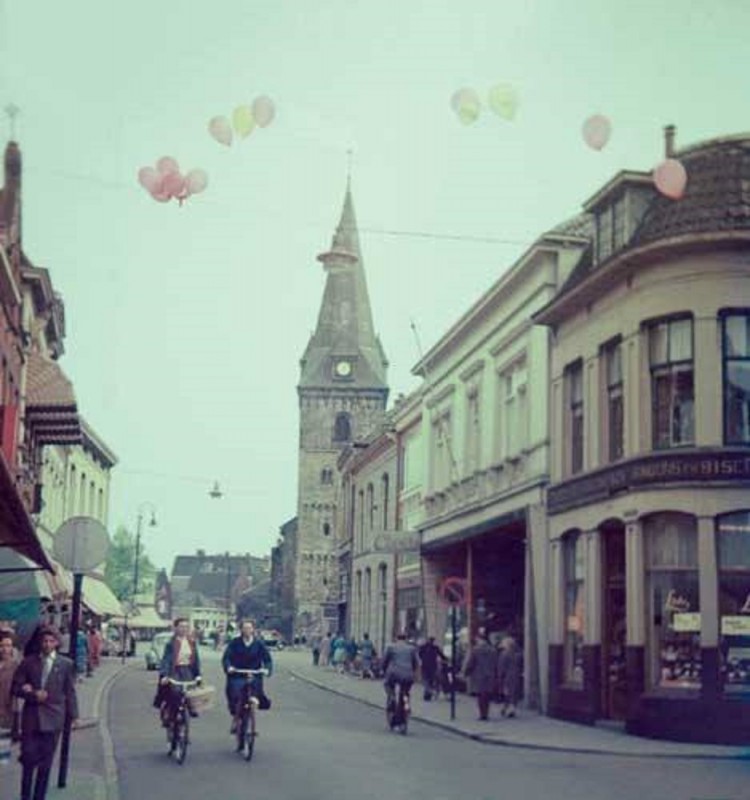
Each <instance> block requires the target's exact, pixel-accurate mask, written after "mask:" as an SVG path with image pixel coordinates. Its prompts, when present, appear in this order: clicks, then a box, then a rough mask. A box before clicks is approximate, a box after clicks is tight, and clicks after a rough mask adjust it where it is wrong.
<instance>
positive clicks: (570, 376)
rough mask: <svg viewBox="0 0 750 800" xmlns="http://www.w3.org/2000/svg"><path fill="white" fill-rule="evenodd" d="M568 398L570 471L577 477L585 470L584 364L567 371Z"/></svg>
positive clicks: (568, 368)
mask: <svg viewBox="0 0 750 800" xmlns="http://www.w3.org/2000/svg"><path fill="white" fill-rule="evenodd" d="M565 372H566V375H565V377H566V388H567V397H568V409H567V418H568V426H567V427H568V437H569V438H568V459H567V460H568V471H569V473H570V474H571V475H575V474H576V473H578V472H580V471H581V470H582V469H583V362H582V361H576V362H575V364H571V365H570V366H569V367H567V369H566V371H565Z"/></svg>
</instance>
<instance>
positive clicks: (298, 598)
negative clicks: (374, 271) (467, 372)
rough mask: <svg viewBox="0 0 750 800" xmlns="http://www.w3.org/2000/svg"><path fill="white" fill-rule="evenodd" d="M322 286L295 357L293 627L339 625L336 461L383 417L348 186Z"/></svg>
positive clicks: (378, 358)
mask: <svg viewBox="0 0 750 800" xmlns="http://www.w3.org/2000/svg"><path fill="white" fill-rule="evenodd" d="M318 260H319V261H320V262H321V263H322V264H323V267H324V269H325V271H326V285H325V290H324V293H323V300H322V303H321V306H320V312H319V315H318V324H317V327H316V329H315V332H314V333H313V335H312V337H311V338H310V341H309V343H308V345H307V349H306V350H305V353H304V355H303V357H302V360H301V363H300V381H299V385H298V387H297V391H298V395H299V410H300V438H299V478H298V503H297V525H298V529H297V547H296V553H295V565H294V587H295V598H294V600H295V630H296V631H297V632H298V633H299V634H301V635H306V636H308V637H309V636H310V635H311V634H312V633H314V632H316V631H319V632H327V631H328V630H330V629H334V628H336V627H337V625H338V616H339V609H338V602H339V578H338V553H337V550H336V545H335V542H336V532H335V530H334V526H335V524H336V520H337V519H338V518H339V515H338V514H337V507H336V506H337V490H336V462H337V460H338V457H339V455H340V454H341V451H342V450H343V449H344V448H346V447H347V446H349V445H350V444H351V443H353V442H354V441H360V440H362V439H364V438H365V436H366V435H367V433H368V432H369V431H371V430H373V429H374V428H375V426H376V425H377V424H378V423H379V422H380V421H381V420H382V419H383V415H384V413H385V407H386V403H387V400H388V384H387V380H386V373H387V368H388V361H387V359H386V357H385V352H384V351H383V347H382V345H381V343H380V339H379V338H378V337H377V336H376V335H375V329H374V326H373V321H372V312H371V310H370V300H369V297H368V293H367V284H366V282H365V273H364V266H363V262H362V254H361V251H360V246H359V234H358V232H357V222H356V218H355V215H354V204H353V202H352V195H351V190H350V188H349V187H348V186H347V190H346V196H345V198H344V206H343V209H342V212H341V219H340V220H339V224H338V228H337V229H336V233H335V234H334V237H333V242H332V244H331V247H330V249H329V250H328V251H327V252H325V253H322V254H321V255H319V256H318Z"/></svg>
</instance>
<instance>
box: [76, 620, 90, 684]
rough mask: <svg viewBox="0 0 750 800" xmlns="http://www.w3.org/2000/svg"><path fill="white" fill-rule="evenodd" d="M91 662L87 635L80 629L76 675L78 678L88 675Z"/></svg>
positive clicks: (77, 637)
mask: <svg viewBox="0 0 750 800" xmlns="http://www.w3.org/2000/svg"><path fill="white" fill-rule="evenodd" d="M88 662H89V643H88V640H87V639H86V634H85V633H84V632H83V631H82V630H81V629H80V628H79V629H78V634H77V636H76V663H75V667H76V673H78V678H79V679H81V676H83V675H87V674H88V673H87V666H88Z"/></svg>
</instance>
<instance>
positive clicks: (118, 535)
mask: <svg viewBox="0 0 750 800" xmlns="http://www.w3.org/2000/svg"><path fill="white" fill-rule="evenodd" d="M134 566H135V536H134V535H133V534H132V533H131V532H130V531H129V530H128V529H127V528H125V527H124V526H122V525H121V526H120V527H119V528H118V529H117V531H116V532H115V535H114V536H113V537H112V543H111V545H110V548H109V553H108V555H107V562H106V566H105V568H104V578H105V580H106V582H107V584H108V585H109V587H110V588H111V589H112V591H113V592H114V593H115V596H116V597H117V599H118V600H130V599H131V598H132V597H133V588H134V586H133V580H134V577H135V576H134V571H133V568H134ZM155 578H156V567H154V565H153V564H152V563H151V561H150V559H149V557H148V556H147V555H146V551H145V549H144V547H143V537H141V543H140V548H139V554H138V592H139V593H142V592H147V591H150V590H153V588H154V581H155Z"/></svg>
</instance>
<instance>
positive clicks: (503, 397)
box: [414, 215, 590, 707]
mask: <svg viewBox="0 0 750 800" xmlns="http://www.w3.org/2000/svg"><path fill="white" fill-rule="evenodd" d="M589 225H590V220H589V218H588V216H587V215H583V216H581V217H579V218H576V219H574V220H572V221H570V222H568V223H565V224H563V225H561V226H559V227H558V228H556V229H554V230H552V231H550V232H548V233H547V234H545V235H543V236H541V237H540V238H539V239H538V240H537V242H535V243H534V245H532V247H531V248H530V249H529V250H527V251H526V252H525V253H524V254H523V255H522V257H521V258H520V259H519V260H518V261H517V262H516V263H515V264H514V265H512V266H511V267H510V268H509V269H508V270H507V272H505V274H504V275H503V276H502V277H501V278H500V279H499V280H498V281H497V282H496V283H495V285H494V286H492V287H491V288H490V289H489V291H487V292H486V293H485V294H484V295H483V296H482V297H481V298H480V299H479V300H478V301H477V303H475V304H474V306H473V307H472V308H470V309H469V310H468V311H467V312H466V313H465V314H464V315H463V316H462V317H461V318H460V319H459V320H458V321H457V322H456V323H455V324H454V325H453V327H452V328H451V329H450V330H449V331H448V332H447V333H446V334H445V336H444V337H443V338H442V339H441V340H440V341H438V343H437V344H436V345H435V346H434V347H433V348H432V349H431V350H430V351H429V352H428V353H427V354H426V355H425V356H424V358H423V359H422V360H421V361H420V363H419V364H418V365H417V366H416V367H415V370H414V371H415V373H417V374H420V375H422V376H423V377H424V383H425V385H424V389H423V397H424V400H423V410H422V419H421V440H422V442H423V446H424V465H425V468H426V469H425V474H424V479H423V488H422V493H423V502H424V518H423V519H422V521H421V522H420V523H419V529H420V531H421V534H422V541H421V557H422V591H423V598H424V608H425V614H426V628H427V631H428V633H429V635H433V636H435V637H436V638H437V640H438V641H441V642H442V641H444V635H445V633H446V631H447V628H448V608H447V607H446V605H445V604H444V603H443V601H442V600H441V597H440V586H441V583H442V581H443V580H444V579H446V578H448V577H455V578H461V579H463V580H464V581H465V585H466V605H465V606H464V607H463V608H462V609H461V617H460V619H459V626H460V628H461V645H462V649H463V648H465V647H466V645H467V644H468V642H469V641H470V640H472V639H473V636H474V635H475V634H476V632H477V630H478V629H479V628H480V627H481V628H484V629H485V630H486V632H487V633H488V634H489V635H490V638H492V639H495V638H499V637H501V636H502V635H503V634H511V635H513V636H514V637H515V638H516V640H517V641H518V643H519V645H520V646H521V647H522V649H523V654H524V694H525V698H526V702H527V704H528V705H530V706H532V707H540V706H541V707H544V704H545V702H546V657H543V656H546V615H547V595H546V579H547V558H546V540H547V536H546V518H545V510H544V491H545V486H546V483H547V479H548V472H549V440H548V434H547V385H548V383H547V382H548V349H549V344H548V332H547V331H546V330H544V328H542V327H539V326H535V325H534V324H533V323H532V319H531V318H532V315H533V314H534V312H536V311H538V310H539V309H540V308H542V307H543V306H544V305H545V304H546V303H547V302H548V301H549V300H550V299H551V298H552V297H553V295H554V293H555V291H556V288H557V287H558V286H559V285H560V284H561V282H562V281H563V280H564V279H565V278H566V277H567V275H568V274H569V273H570V272H571V271H572V270H573V268H574V267H575V266H576V264H577V263H578V262H579V260H580V258H581V256H582V253H583V252H584V250H585V248H586V246H587V245H588V239H587V238H586V232H587V230H588V228H589Z"/></svg>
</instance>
